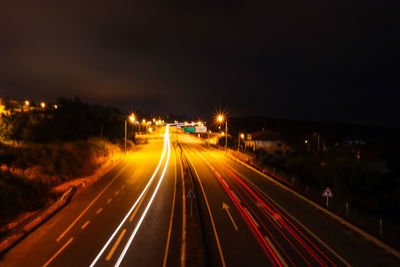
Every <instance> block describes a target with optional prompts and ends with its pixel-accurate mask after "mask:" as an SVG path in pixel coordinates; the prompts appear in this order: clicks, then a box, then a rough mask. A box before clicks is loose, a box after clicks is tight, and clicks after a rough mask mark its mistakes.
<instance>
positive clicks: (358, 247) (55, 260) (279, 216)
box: [0, 127, 399, 266]
mask: <svg viewBox="0 0 400 267" xmlns="http://www.w3.org/2000/svg"><path fill="white" fill-rule="evenodd" d="M171 128H172V127H171ZM165 132H167V133H166V134H165V135H164V136H161V137H160V138H153V139H150V140H149V142H148V143H147V144H143V145H140V146H138V147H137V148H136V149H135V150H134V151H132V152H129V153H128V154H127V156H126V157H125V159H124V160H122V161H121V162H120V163H118V164H117V165H116V166H115V167H114V168H113V169H112V170H110V171H109V172H108V173H107V174H105V175H104V176H103V177H101V178H100V179H99V180H98V181H97V182H96V183H94V184H93V185H91V186H88V187H87V188H84V190H82V192H79V193H78V194H76V195H75V196H74V197H73V198H72V200H71V202H70V203H69V204H68V205H67V206H66V207H64V208H63V209H62V210H60V211H59V212H58V213H57V214H55V215H54V216H53V217H51V218H50V219H49V220H48V221H46V222H45V223H44V224H43V225H41V226H40V227H38V228H37V229H36V230H35V231H33V232H32V233H31V234H29V235H28V236H27V237H25V238H24V239H23V240H22V241H21V242H19V243H18V244H17V245H15V246H14V247H13V248H11V249H10V250H9V251H7V252H6V253H5V254H4V255H2V256H1V259H0V266H179V265H180V266H185V265H186V266H197V264H196V262H188V260H187V259H188V258H190V255H187V253H188V251H191V250H190V249H189V248H190V246H191V243H190V240H187V231H188V229H187V228H186V227H187V217H188V216H189V215H188V214H187V213H188V210H189V209H188V205H189V203H190V202H189V200H188V195H187V192H185V188H184V179H183V177H184V172H185V171H184V168H189V169H190V173H191V174H192V179H193V181H194V182H195V184H196V191H195V196H194V197H195V198H196V201H198V203H199V206H200V211H201V212H200V215H201V216H200V219H201V220H202V224H201V225H202V229H201V231H203V233H204V237H205V238H204V240H202V242H203V244H204V246H203V249H204V250H205V253H204V257H206V258H207V259H205V260H204V261H203V263H205V264H208V265H212V266H396V265H397V266H398V264H399V262H396V260H395V259H394V258H391V257H388V256H386V255H385V254H384V253H382V252H381V251H379V250H377V249H376V248H375V247H374V246H373V245H371V244H370V243H368V242H367V241H365V240H364V239H363V238H361V237H359V236H357V235H356V234H354V233H352V232H351V231H349V230H347V229H346V228H345V227H344V226H342V225H339V224H338V223H337V222H336V221H334V220H332V219H331V218H330V217H329V216H327V215H325V214H324V213H322V212H321V211H319V210H317V209H316V208H314V207H312V206H311V205H309V204H308V203H306V202H305V201H303V200H301V199H300V198H298V197H296V196H295V195H293V194H292V193H290V192H289V191H287V190H286V189H285V188H284V187H282V186H280V185H279V184H277V183H275V182H273V181H272V179H269V178H267V177H265V176H263V175H261V174H259V173H257V172H255V171H254V170H251V169H250V168H248V167H246V166H245V165H243V164H241V163H239V162H237V161H235V160H233V159H231V158H229V157H227V155H226V154H225V152H224V151H220V150H218V149H215V148H210V147H208V146H206V145H204V144H203V143H202V141H200V139H197V138H195V137H193V136H190V135H186V134H176V133H175V131H174V130H173V129H172V130H171V132H173V133H171V134H169V133H168V127H166V130H165ZM183 157H185V158H186V159H187V162H188V164H187V165H185V166H184V165H183V164H182V158H183Z"/></svg>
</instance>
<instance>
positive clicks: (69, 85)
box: [0, 0, 400, 125]
mask: <svg viewBox="0 0 400 267" xmlns="http://www.w3.org/2000/svg"><path fill="white" fill-rule="evenodd" d="M0 5H1V8H0V56H1V61H0V90H1V91H0V93H1V94H2V95H9V96H14V97H20V98H25V97H30V98H36V99H50V100H54V99H55V98H57V97H59V96H67V97H73V96H75V95H79V96H81V97H82V98H83V99H84V100H87V101H90V102H93V103H102V104H111V105H115V106H118V107H120V108H122V109H126V108H128V107H132V106H137V107H140V108H141V109H144V110H147V111H175V112H185V113H188V114H191V113H192V114H206V115H207V113H208V112H209V111H210V109H212V108H213V107H215V106H217V105H219V106H227V107H228V108H229V109H230V110H232V112H233V113H235V114H238V115H241V114H242V115H245V114H259V115H266V116H280V117H291V118H307V119H329V120H350V121H354V122H363V123H383V124H386V125H395V124H396V123H397V122H398V119H397V117H396V116H395V115H394V114H395V113H396V105H397V103H395V101H396V99H398V96H399V94H398V92H397V89H398V87H399V85H400V82H399V79H398V70H397V69H398V67H397V65H398V63H397V62H398V57H397V54H398V52H397V50H398V47H399V44H400V42H399V35H398V30H397V27H398V26H399V25H400V24H399V23H398V22H399V21H398V20H399V19H398V17H397V16H396V13H395V10H396V6H395V5H396V2H395V1H393V2H391V1H361V0H357V1H351V2H348V1H346V2H345V1H343V2H340V1H339V2H338V1H324V2H321V1H307V2H304V1H237V0H236V1H233V0H232V1H174V3H173V4H171V3H169V4H168V3H166V2H164V3H157V2H155V1H67V2H60V1H39V2H38V1H26V2H19V1H6V2H3V3H2V4H0Z"/></svg>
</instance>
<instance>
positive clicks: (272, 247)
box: [264, 236, 289, 267]
mask: <svg viewBox="0 0 400 267" xmlns="http://www.w3.org/2000/svg"><path fill="white" fill-rule="evenodd" d="M264 239H265V241H267V243H268V245H269V246H270V247H271V249H272V250H273V251H274V253H275V255H276V256H277V257H278V259H279V261H280V262H281V264H282V265H283V266H284V267H288V266H289V265H288V264H287V263H286V261H285V260H284V259H283V257H282V255H281V254H280V253H279V251H278V250H277V249H276V247H275V246H274V244H272V242H271V240H269V238H268V237H266V236H264Z"/></svg>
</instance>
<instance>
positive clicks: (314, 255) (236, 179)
mask: <svg viewBox="0 0 400 267" xmlns="http://www.w3.org/2000/svg"><path fill="white" fill-rule="evenodd" d="M192 147H193V149H194V150H195V151H196V152H197V154H198V155H199V156H200V157H201V158H202V159H203V160H204V161H205V162H206V163H207V165H209V167H210V168H211V169H212V170H213V172H214V175H215V176H216V177H217V180H219V182H220V183H221V185H222V186H223V188H224V189H225V191H226V192H227V193H228V195H229V196H230V198H231V199H232V200H233V201H234V202H236V201H237V200H238V199H233V195H232V193H233V191H231V190H230V189H229V187H228V186H227V185H226V182H225V181H224V180H222V177H221V175H220V174H219V173H218V172H217V171H216V170H215V168H214V167H213V166H212V165H211V164H210V163H209V162H208V161H207V160H206V159H205V158H204V157H203V156H202V155H201V154H200V153H199V151H198V150H197V149H196V148H194V146H193V145H192ZM196 147H198V146H196ZM223 165H225V164H223ZM224 168H225V169H226V170H227V171H228V173H229V175H230V176H231V177H232V178H234V179H233V180H234V181H235V182H236V184H237V185H238V186H239V188H241V190H243V191H244V193H245V194H246V195H247V197H249V199H250V200H252V201H253V202H254V203H255V204H256V202H255V201H254V199H256V200H258V201H260V198H259V197H257V195H256V193H258V194H260V192H257V190H256V193H255V192H254V191H253V190H252V189H250V188H249V187H248V186H247V185H246V184H245V183H243V182H242V181H241V180H240V179H239V178H238V177H237V176H236V175H235V174H234V173H233V172H232V171H231V170H230V169H229V168H227V167H226V166H224ZM227 182H228V183H229V181H228V180H227ZM233 189H234V190H235V191H236V189H235V188H234V187H233ZM237 193H238V194H239V192H237ZM249 193H250V194H251V195H252V196H253V197H251V195H249ZM239 196H240V194H239ZM253 198H254V199H253ZM243 200H244V199H243ZM244 201H245V200H244ZM245 202H246V201H245ZM246 203H247V202H246ZM261 203H262V206H263V207H265V208H266V209H267V210H268V212H269V213H270V214H272V215H273V214H275V212H273V211H272V209H271V208H270V207H268V206H267V205H266V204H265V203H264V202H261ZM235 204H236V203H235ZM269 204H270V203H269ZM247 205H248V204H247ZM270 205H271V204H270ZM239 206H241V205H240V204H239V205H236V207H237V208H238V209H239V211H240V208H242V207H240V208H239ZM256 206H258V205H256ZM272 207H273V206H272ZM249 209H250V210H252V209H251V208H250V207H249ZM273 209H274V210H276V212H277V213H278V214H280V215H282V214H281V213H280V212H279V211H278V210H277V209H276V208H275V207H273ZM261 212H262V213H263V214H264V215H265V216H266V217H267V219H268V220H269V221H270V222H271V224H272V225H274V226H275V228H277V230H278V231H279V232H280V233H281V234H282V236H283V237H284V238H285V239H286V240H287V241H288V242H289V244H290V245H291V246H292V247H293V248H294V249H295V251H296V252H297V253H298V254H299V255H300V256H301V258H303V260H304V261H305V262H306V263H307V264H308V265H310V264H309V263H308V261H307V260H306V259H305V258H304V256H303V255H302V254H301V253H300V252H299V251H298V250H297V249H296V248H295V247H294V246H293V244H292V242H290V241H289V240H288V239H287V237H286V236H285V235H284V234H283V232H282V231H281V230H280V229H278V227H277V225H276V224H275V223H274V222H273V221H272V220H271V218H270V216H268V215H267V214H266V213H265V211H264V210H262V209H261ZM240 213H241V215H242V217H243V215H245V217H247V216H246V215H248V214H243V213H242V212H240ZM254 215H255V216H256V217H257V219H258V220H259V221H260V223H261V224H262V226H263V228H264V229H265V230H266V231H267V232H268V233H269V231H268V229H267V228H266V226H265V225H264V223H263V222H262V220H260V218H258V216H257V215H256V214H254ZM282 216H283V215H282ZM283 218H284V219H286V220H287V218H285V217H284V216H283ZM245 221H246V220H245ZM253 221H254V220H253ZM280 222H281V223H282V225H283V226H284V228H285V229H286V230H287V231H288V232H289V233H290V234H291V235H292V236H293V238H295V239H296V240H297V241H298V242H299V244H300V245H301V246H302V247H303V248H304V249H305V250H306V251H307V252H308V253H309V254H310V255H311V256H312V257H313V258H314V259H315V260H316V261H317V262H318V263H319V264H320V265H323V266H326V265H327V264H326V263H324V262H323V261H322V259H321V258H320V257H319V256H318V255H317V253H316V252H315V251H313V250H312V249H311V248H310V247H309V246H308V244H307V243H306V242H307V241H308V242H309V243H310V244H311V245H312V246H313V247H314V248H316V250H317V251H318V252H319V253H321V254H322V255H323V256H324V257H325V258H326V259H327V260H328V261H329V262H330V263H331V264H333V265H335V264H334V263H333V262H332V261H331V260H330V259H329V258H328V257H326V255H325V254H323V253H322V252H321V251H320V250H319V249H318V247H316V246H315V244H313V243H312V242H311V241H310V240H309V239H308V238H306V237H305V236H304V234H302V233H301V232H300V231H299V230H298V229H297V228H296V227H295V226H294V225H293V224H292V223H291V222H290V221H289V223H290V224H291V225H292V226H293V227H294V228H295V229H296V230H297V231H298V232H299V233H300V234H301V235H302V236H303V237H304V238H305V239H306V240H307V241H306V242H304V240H303V239H301V238H300V237H299V236H298V234H297V233H296V232H295V231H294V230H293V229H290V227H289V226H288V225H287V224H286V223H284V222H283V221H282V220H281V219H280ZM255 230H256V232H259V231H258V230H257V229H255ZM252 232H253V234H254V231H252ZM259 234H260V233H257V235H259ZM269 234H270V236H271V237H272V238H273V236H272V235H271V233H269ZM257 239H258V238H257ZM273 239H274V238H273ZM274 241H275V242H276V240H275V239H274ZM262 243H264V245H267V244H265V240H262ZM277 244H278V246H279V247H280V245H279V243H277ZM267 246H268V245H267ZM267 248H268V247H267ZM268 250H269V248H268ZM283 252H284V254H285V256H287V255H286V253H285V251H283ZM287 258H288V259H289V261H291V259H290V258H289V257H288V256H287ZM291 262H292V261H291Z"/></svg>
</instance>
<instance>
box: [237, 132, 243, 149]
mask: <svg viewBox="0 0 400 267" xmlns="http://www.w3.org/2000/svg"><path fill="white" fill-rule="evenodd" d="M240 138H242V139H244V133H241V134H239V136H238V152H239V147H240Z"/></svg>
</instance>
